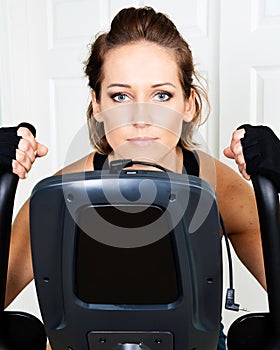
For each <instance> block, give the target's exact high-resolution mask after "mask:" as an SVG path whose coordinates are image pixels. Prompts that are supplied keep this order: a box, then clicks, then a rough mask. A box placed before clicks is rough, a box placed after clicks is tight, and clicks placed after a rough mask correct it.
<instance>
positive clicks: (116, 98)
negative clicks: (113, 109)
mask: <svg viewBox="0 0 280 350" xmlns="http://www.w3.org/2000/svg"><path fill="white" fill-rule="evenodd" d="M111 97H112V99H113V100H114V101H116V102H118V103H123V102H127V101H129V97H128V96H127V95H126V94H123V93H121V92H118V93H116V94H113V95H112V96H111Z"/></svg>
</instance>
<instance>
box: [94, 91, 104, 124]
mask: <svg viewBox="0 0 280 350" xmlns="http://www.w3.org/2000/svg"><path fill="white" fill-rule="evenodd" d="M91 104H92V111H93V116H94V118H95V120H96V121H98V122H99V123H101V122H103V118H102V115H101V113H100V106H99V103H98V102H97V100H96V93H95V91H94V90H92V92H91Z"/></svg>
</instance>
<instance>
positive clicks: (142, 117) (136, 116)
mask: <svg viewBox="0 0 280 350" xmlns="http://www.w3.org/2000/svg"><path fill="white" fill-rule="evenodd" d="M132 124H133V125H134V126H136V127H140V128H141V127H142V128H143V127H146V126H147V125H151V124H152V118H151V110H150V108H149V104H147V103H134V104H133V111H132Z"/></svg>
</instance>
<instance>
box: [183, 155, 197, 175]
mask: <svg viewBox="0 0 280 350" xmlns="http://www.w3.org/2000/svg"><path fill="white" fill-rule="evenodd" d="M182 152H183V164H184V167H183V174H188V175H194V176H199V157H198V154H197V152H196V151H189V150H187V149H186V148H182Z"/></svg>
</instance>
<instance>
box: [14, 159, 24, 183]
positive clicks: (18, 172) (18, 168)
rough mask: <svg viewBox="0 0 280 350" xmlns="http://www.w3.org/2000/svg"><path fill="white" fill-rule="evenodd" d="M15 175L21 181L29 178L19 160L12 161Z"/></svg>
mask: <svg viewBox="0 0 280 350" xmlns="http://www.w3.org/2000/svg"><path fill="white" fill-rule="evenodd" d="M12 168H13V173H14V174H16V175H18V177H19V178H20V179H26V178H27V171H26V169H25V168H24V166H22V165H21V164H20V163H19V162H18V161H17V160H15V159H13V161H12Z"/></svg>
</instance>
